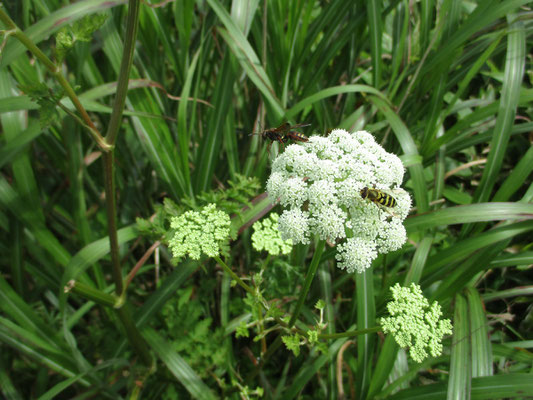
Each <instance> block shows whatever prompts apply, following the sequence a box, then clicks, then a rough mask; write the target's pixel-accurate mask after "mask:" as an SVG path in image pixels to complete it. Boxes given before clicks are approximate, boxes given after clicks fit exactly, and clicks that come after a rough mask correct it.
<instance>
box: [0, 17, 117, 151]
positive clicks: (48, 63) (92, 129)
mask: <svg viewBox="0 0 533 400" xmlns="http://www.w3.org/2000/svg"><path fill="white" fill-rule="evenodd" d="M0 21H2V22H3V23H4V24H5V25H6V26H7V27H8V28H9V30H10V35H11V36H13V37H15V38H17V39H18V40H19V41H20V42H21V43H22V44H23V45H24V46H26V48H27V49H28V50H29V51H31V52H32V54H33V55H34V56H35V57H36V58H37V59H38V60H39V61H40V62H42V63H43V65H44V66H45V67H46V68H47V69H48V71H50V73H52V75H53V76H54V78H55V79H56V80H57V82H58V83H59V84H60V85H61V87H62V88H63V89H64V90H65V93H66V95H67V96H68V97H69V98H70V100H71V101H72V104H74V107H75V108H76V110H78V112H79V113H80V115H81V118H82V120H83V122H84V124H82V126H83V127H84V128H88V130H89V133H90V134H91V136H92V138H93V139H94V141H95V142H96V143H97V144H98V146H99V147H100V148H101V149H102V150H103V151H106V150H109V145H108V144H107V143H106V141H105V140H104V138H103V137H102V135H101V134H100V132H99V131H98V129H97V128H96V126H95V125H94V123H93V121H92V120H91V117H89V114H88V113H87V111H86V110H85V108H84V107H83V105H82V104H81V102H80V99H79V98H78V96H77V95H76V92H75V91H74V89H73V88H72V86H71V85H70V83H68V81H67V79H66V78H65V77H64V76H63V74H62V73H61V68H60V67H59V66H58V65H56V64H55V63H54V62H53V61H52V60H50V58H48V57H47V56H46V54H44V53H43V52H42V51H41V49H39V47H37V46H36V45H35V43H33V41H32V40H31V39H30V38H29V37H28V36H27V35H26V34H25V33H24V32H23V31H22V30H21V29H20V28H19V27H18V26H17V24H15V22H14V21H13V20H12V19H11V18H10V17H9V15H7V14H6V13H5V12H4V10H2V8H0ZM77 122H79V121H77Z"/></svg>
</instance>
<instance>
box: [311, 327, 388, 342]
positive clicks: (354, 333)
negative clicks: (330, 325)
mask: <svg viewBox="0 0 533 400" xmlns="http://www.w3.org/2000/svg"><path fill="white" fill-rule="evenodd" d="M379 331H381V326H375V327H373V328H367V329H360V330H356V331H346V332H339V333H324V334H320V335H318V338H319V339H325V340H330V339H341V338H345V337H354V336H359V335H366V334H368V333H374V332H379Z"/></svg>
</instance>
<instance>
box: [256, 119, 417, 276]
mask: <svg viewBox="0 0 533 400" xmlns="http://www.w3.org/2000/svg"><path fill="white" fill-rule="evenodd" d="M403 174H404V167H403V164H402V162H401V160H400V159H399V158H398V157H397V156H396V155H394V154H391V153H387V152H386V151H385V150H384V149H383V148H382V147H381V146H380V145H379V144H377V143H376V141H375V139H374V137H373V136H372V135H371V134H370V133H368V132H366V131H359V132H354V133H348V132H347V131H345V130H342V129H336V130H333V131H332V132H331V133H330V135H329V136H328V137H321V136H311V137H310V138H309V141H308V142H306V143H303V144H293V145H290V146H287V147H286V149H285V151H284V152H283V153H282V154H280V155H279V156H278V157H277V158H276V159H275V160H274V162H273V164H272V174H271V175H270V178H269V180H268V182H267V192H268V196H269V198H270V200H271V201H272V202H275V201H276V200H278V199H279V201H280V203H281V205H282V206H283V207H286V210H284V211H283V213H282V214H281V216H280V217H279V225H278V228H279V230H280V232H281V235H282V238H283V239H292V241H293V243H294V244H296V243H309V242H310V238H311V237H312V236H313V235H316V236H318V237H319V238H320V239H322V240H328V241H329V242H337V241H341V243H340V245H339V252H338V254H337V260H338V261H339V263H338V266H339V267H340V268H343V269H346V270H347V271H348V272H354V271H358V272H361V271H363V270H364V269H366V268H368V267H369V266H370V265H371V263H372V260H374V259H375V258H376V257H377V255H378V254H379V253H387V252H390V251H394V250H397V249H399V248H400V247H401V246H402V245H403V244H404V243H405V241H406V232H405V229H404V227H403V224H402V222H403V220H404V219H405V217H406V216H407V214H408V212H409V209H410V208H411V198H410V197H409V194H408V193H407V192H406V191H405V190H403V189H401V188H400V187H399V185H400V184H401V182H402V179H403ZM365 187H366V188H369V189H375V190H378V191H379V192H380V193H381V194H383V195H388V196H392V197H393V198H394V199H395V200H396V205H395V206H394V207H385V206H384V205H382V204H378V203H377V202H372V201H371V200H370V199H369V198H367V199H363V198H362V197H361V190H362V189H363V188H365Z"/></svg>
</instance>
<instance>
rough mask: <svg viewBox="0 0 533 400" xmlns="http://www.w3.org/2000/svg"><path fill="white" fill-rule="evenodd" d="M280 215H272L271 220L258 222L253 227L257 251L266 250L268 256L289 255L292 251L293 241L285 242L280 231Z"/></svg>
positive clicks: (253, 238) (266, 219)
mask: <svg viewBox="0 0 533 400" xmlns="http://www.w3.org/2000/svg"><path fill="white" fill-rule="evenodd" d="M278 219H279V215H278V214H276V213H271V214H270V217H269V218H265V219H263V220H262V221H257V222H256V223H254V224H253V225H252V228H253V230H254V233H252V246H253V247H254V249H256V250H257V251H263V250H266V251H267V252H268V254H270V255H272V256H277V255H279V254H289V253H290V252H291V250H292V240H291V239H288V240H283V239H282V238H281V234H280V232H279V230H278Z"/></svg>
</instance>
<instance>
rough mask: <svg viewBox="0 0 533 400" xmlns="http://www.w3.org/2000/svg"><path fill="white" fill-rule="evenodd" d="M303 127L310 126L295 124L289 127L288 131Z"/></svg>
mask: <svg viewBox="0 0 533 400" xmlns="http://www.w3.org/2000/svg"><path fill="white" fill-rule="evenodd" d="M304 126H311V124H296V125H292V126H290V128H289V129H296V128H303V127H304Z"/></svg>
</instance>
